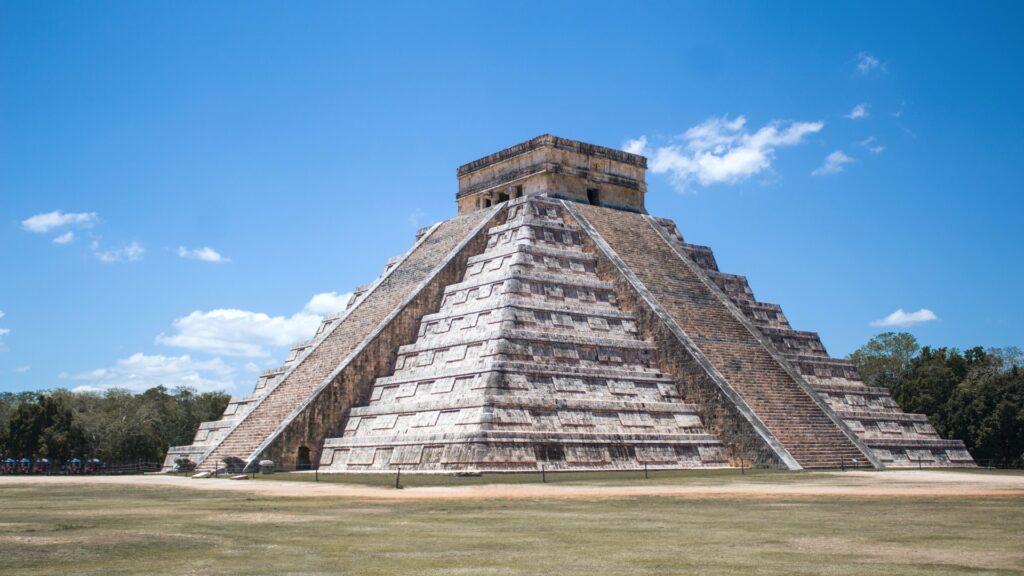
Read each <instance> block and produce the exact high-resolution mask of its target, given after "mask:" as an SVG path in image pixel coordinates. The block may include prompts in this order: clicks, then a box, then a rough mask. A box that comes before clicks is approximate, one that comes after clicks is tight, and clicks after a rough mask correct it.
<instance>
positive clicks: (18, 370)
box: [14, 365, 32, 374]
mask: <svg viewBox="0 0 1024 576" xmlns="http://www.w3.org/2000/svg"><path fill="white" fill-rule="evenodd" d="M31 369H32V367H31V366H28V365H25V366H18V367H17V368H15V369H14V371H15V372H16V373H18V374H24V373H25V372H28V371H29V370H31Z"/></svg>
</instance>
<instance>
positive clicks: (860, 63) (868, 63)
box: [857, 52, 885, 76]
mask: <svg viewBox="0 0 1024 576" xmlns="http://www.w3.org/2000/svg"><path fill="white" fill-rule="evenodd" d="M875 70H878V71H880V72H885V64H884V63H882V61H881V60H879V59H878V58H877V57H876V56H873V55H871V54H868V53H867V52H861V53H860V54H858V55H857V71H858V72H860V73H861V74H863V75H865V76H867V75H868V74H871V73H872V72H874V71H875Z"/></svg>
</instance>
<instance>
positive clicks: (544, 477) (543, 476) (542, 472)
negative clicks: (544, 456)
mask: <svg viewBox="0 0 1024 576" xmlns="http://www.w3.org/2000/svg"><path fill="white" fill-rule="evenodd" d="M545 472H546V471H545V470H544V465H543V464H541V465H540V481H541V482H543V483H545V484H547V482H548V477H547V474H546V473H545Z"/></svg>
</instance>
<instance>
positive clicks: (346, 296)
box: [304, 292, 352, 315]
mask: <svg viewBox="0 0 1024 576" xmlns="http://www.w3.org/2000/svg"><path fill="white" fill-rule="evenodd" d="M351 299H352V293H351V292H345V293H343V294H339V293H338V292H321V293H319V294H316V295H314V296H313V297H312V298H310V299H309V302H307V303H306V307H305V308H304V310H305V311H306V312H311V313H313V314H323V315H327V314H333V313H335V312H341V311H342V310H344V309H345V308H346V307H347V306H348V302H349V300H351Z"/></svg>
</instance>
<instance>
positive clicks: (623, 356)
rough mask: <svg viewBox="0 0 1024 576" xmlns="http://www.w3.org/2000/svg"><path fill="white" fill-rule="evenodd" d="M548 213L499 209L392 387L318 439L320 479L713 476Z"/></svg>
mask: <svg viewBox="0 0 1024 576" xmlns="http://www.w3.org/2000/svg"><path fill="white" fill-rule="evenodd" d="M583 241H584V235H583V234H582V233H581V231H580V229H579V228H578V227H577V226H575V225H573V224H567V223H565V222H564V220H563V215H562V211H561V208H560V207H559V206H558V205H555V204H551V203H542V202H538V201H533V200H530V201H517V202H513V203H510V206H509V209H508V218H507V221H506V223H505V224H503V225H500V226H496V227H494V228H492V229H491V230H490V231H489V239H488V244H487V248H486V250H485V251H484V253H483V254H480V255H478V256H475V257H472V258H470V260H469V262H468V269H467V271H466V274H465V276H464V278H463V280H462V282H459V283H457V284H454V285H450V286H448V287H446V288H445V290H444V296H443V300H442V303H441V306H440V309H439V310H438V311H437V312H436V313H434V314H428V315H426V316H424V317H423V319H422V322H421V324H420V329H419V334H418V337H417V339H416V341H415V342H414V343H412V344H410V345H407V346H403V347H401V348H400V349H399V351H398V359H397V362H396V365H395V371H394V374H392V375H391V376H388V377H385V378H380V379H378V380H377V381H376V382H375V383H374V387H373V391H372V395H371V398H370V401H369V405H367V406H363V407H358V408H353V409H352V411H351V414H350V417H349V420H348V423H347V425H346V428H345V432H344V434H343V436H342V437H341V438H331V439H327V440H326V442H325V445H324V449H323V453H322V454H323V456H322V458H321V467H322V468H321V469H324V468H327V469H329V470H332V471H360V470H384V469H395V468H397V467H401V468H402V469H411V470H419V471H441V470H455V469H458V470H466V469H476V470H527V469H534V470H535V469H537V468H538V467H540V466H544V467H545V468H546V469H549V470H558V469H562V470H594V469H635V468H640V467H643V466H644V465H648V466H651V467H659V468H693V467H702V466H724V465H726V461H725V457H724V455H723V452H722V448H721V444H720V443H719V441H718V439H717V438H716V437H715V436H713V435H710V434H707V433H706V431H705V430H704V428H703V426H702V423H701V421H700V418H699V417H698V416H697V413H696V407H695V406H693V405H691V404H687V403H685V402H683V401H682V399H681V398H680V397H679V395H678V393H677V391H676V387H675V385H674V384H673V382H672V380H671V378H670V377H669V376H667V375H665V374H663V373H661V372H659V371H658V369H657V368H656V367H655V360H654V352H655V350H654V346H653V345H652V344H650V343H648V342H644V341H642V340H641V339H640V338H638V336H637V330H636V325H635V321H634V318H633V317H632V316H631V315H630V314H627V313H625V312H623V311H622V310H620V309H619V307H618V306H617V305H616V299H615V294H614V292H613V290H612V285H611V284H610V283H607V282H604V281H601V280H600V279H599V278H598V277H597V274H596V269H595V258H594V256H593V255H592V254H588V253H586V252H584V250H583Z"/></svg>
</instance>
